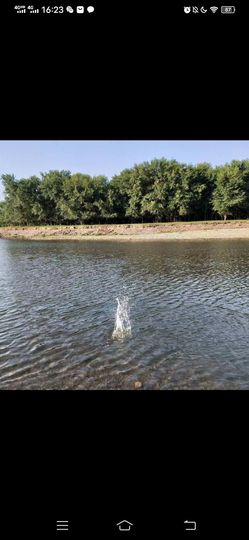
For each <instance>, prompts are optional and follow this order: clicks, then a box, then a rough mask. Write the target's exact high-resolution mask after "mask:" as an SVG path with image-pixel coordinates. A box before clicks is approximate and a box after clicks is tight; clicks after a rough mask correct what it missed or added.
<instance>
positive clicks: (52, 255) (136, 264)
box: [0, 239, 249, 390]
mask: <svg viewBox="0 0 249 540" xmlns="http://www.w3.org/2000/svg"><path fill="white" fill-rule="evenodd" d="M123 323H125V325H126V326H125V328H126V331H125V332H124V335H120V333H119V330H120V325H121V329H122V325H123ZM115 325H116V327H115ZM115 328H116V332H115ZM121 334H122V332H121ZM248 345H249V241H248V240H247V239H241V240H236V241H235V240H202V241H199V240H194V241H189V240H183V241H181V240H170V241H165V240H163V241H155V240H154V241H149V240H148V241H140V242H139V241H132V242H130V241H122V242H118V241H115V240H113V241H103V240H99V241H91V240H90V241H73V240H71V241H46V240H44V241H26V240H22V241H20V240H5V239H1V240H0V389H1V390H4V389H8V390H16V389H22V390H26V389H27V390H52V389H58V390H66V389H69V390H71V389H75V390H116V389H117V390H133V389H141V390H177V389H187V390H192V389H194V390H208V389H220V390H223V389H248V388H249V362H248Z"/></svg>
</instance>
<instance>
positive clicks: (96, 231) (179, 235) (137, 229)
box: [0, 221, 249, 241]
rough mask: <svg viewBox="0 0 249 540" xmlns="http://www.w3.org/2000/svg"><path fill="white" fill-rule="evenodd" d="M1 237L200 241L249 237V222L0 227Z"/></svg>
mask: <svg viewBox="0 0 249 540" xmlns="http://www.w3.org/2000/svg"><path fill="white" fill-rule="evenodd" d="M0 238H5V239H20V240H21V239H27V240H119V241H121V240H129V241H132V240H135V241H137V240H201V239H229V238H237V239H239V238H248V239H249V221H225V222H224V221H210V222H195V223H183V222H178V223H175V222H174V223H163V224H159V223H156V224H154V223H152V224H131V225H88V226H87V225H70V226H67V225H58V226H54V225H51V226H39V227H34V226H31V227H0Z"/></svg>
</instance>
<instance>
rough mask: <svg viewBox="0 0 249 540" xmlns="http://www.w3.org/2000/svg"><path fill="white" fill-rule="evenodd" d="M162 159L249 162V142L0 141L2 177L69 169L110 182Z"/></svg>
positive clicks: (192, 161)
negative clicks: (122, 173) (129, 169)
mask: <svg viewBox="0 0 249 540" xmlns="http://www.w3.org/2000/svg"><path fill="white" fill-rule="evenodd" d="M161 157H165V158H167V159H176V160H177V161H181V162H184V163H200V162H203V161H206V162H208V163H211V164H212V165H218V164H222V163H226V162H229V161H231V160H232V159H246V158H247V159H249V141H0V176H1V175H2V174H3V173H10V174H14V175H15V176H16V177H17V178H22V177H23V178H26V177H28V176H31V175H38V176H39V174H40V172H41V171H42V172H45V171H48V170H50V169H69V170H70V171H71V172H72V173H75V172H82V173H87V174H90V175H97V174H104V175H106V176H107V177H108V178H111V177H112V176H113V175H114V174H117V173H119V172H120V171H121V170H122V169H125V168H126V167H132V166H133V165H134V164H135V163H141V162H142V161H149V160H151V159H153V158H161ZM0 199H3V190H2V186H1V184H0Z"/></svg>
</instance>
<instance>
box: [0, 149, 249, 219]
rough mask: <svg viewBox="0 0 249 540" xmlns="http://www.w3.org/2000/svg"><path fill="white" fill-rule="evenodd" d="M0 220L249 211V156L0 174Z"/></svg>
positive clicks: (244, 214)
mask: <svg viewBox="0 0 249 540" xmlns="http://www.w3.org/2000/svg"><path fill="white" fill-rule="evenodd" d="M1 178H2V182H3V186H4V191H5V200H4V201H2V202H0V225H39V224H41V225H42V224H83V223H125V222H142V221H144V222H150V221H176V220H184V221H187V220H192V221H194V220H207V219H218V218H220V217H222V218H224V219H226V218H227V217H230V218H246V217H249V160H244V161H232V162H231V163H229V164H226V165H224V166H222V167H215V168H213V167H211V166H210V165H209V164H208V163H200V164H198V165H186V164H184V163H178V162H177V161H175V160H171V161H169V160H166V159H164V158H162V159H154V160H153V161H151V162H145V163H142V164H139V165H135V166H134V167H132V168H131V169H125V170H123V171H122V172H121V173H120V174H118V175H116V176H114V177H113V178H112V179H111V180H110V181H108V179H107V178H106V177H105V176H94V177H91V176H89V175H88V174H81V173H77V174H71V173H70V171H64V170H63V171H49V172H47V173H41V177H40V178H39V177H37V176H31V177H30V178H22V179H20V180H17V179H16V178H15V177H14V176H13V175H10V174H3V175H2V177H1Z"/></svg>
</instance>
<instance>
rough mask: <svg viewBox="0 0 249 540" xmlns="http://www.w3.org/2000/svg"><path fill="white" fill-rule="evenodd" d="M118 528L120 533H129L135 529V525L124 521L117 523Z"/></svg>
mask: <svg viewBox="0 0 249 540" xmlns="http://www.w3.org/2000/svg"><path fill="white" fill-rule="evenodd" d="M116 526H117V527H118V529H119V531H125V532H129V531H130V530H131V527H133V523H130V521H127V520H126V519H123V521H120V522H119V523H116Z"/></svg>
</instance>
